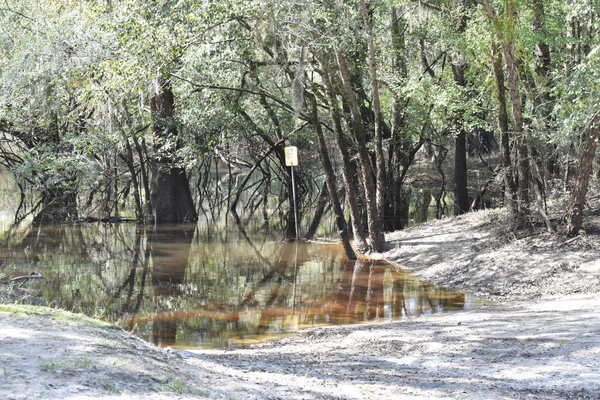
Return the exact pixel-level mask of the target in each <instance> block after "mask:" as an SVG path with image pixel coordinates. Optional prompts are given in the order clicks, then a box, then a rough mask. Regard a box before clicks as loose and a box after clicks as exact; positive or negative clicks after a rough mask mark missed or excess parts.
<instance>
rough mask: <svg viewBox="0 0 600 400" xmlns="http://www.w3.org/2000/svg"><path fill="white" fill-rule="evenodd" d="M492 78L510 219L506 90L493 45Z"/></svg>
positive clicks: (511, 181)
mask: <svg viewBox="0 0 600 400" xmlns="http://www.w3.org/2000/svg"><path fill="white" fill-rule="evenodd" d="M493 47H494V48H493V55H494V77H495V82H496V100H497V101H498V125H499V127H500V132H502V168H503V169H504V171H503V172H504V203H505V204H506V207H507V208H508V210H509V213H510V215H511V216H512V219H513V220H515V219H516V217H517V207H516V204H515V200H516V188H515V181H514V171H513V166H512V161H511V157H510V131H509V125H508V111H507V109H506V89H505V87H504V71H503V69H502V53H500V49H499V48H498V47H499V45H497V44H494V45H493Z"/></svg>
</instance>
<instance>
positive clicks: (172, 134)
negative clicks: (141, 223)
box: [150, 78, 198, 224]
mask: <svg viewBox="0 0 600 400" xmlns="http://www.w3.org/2000/svg"><path fill="white" fill-rule="evenodd" d="M174 102H175V101H174V96H173V90H172V88H171V83H170V82H169V81H168V80H165V79H161V78H159V79H157V80H156V81H155V82H154V96H153V97H152V101H151V111H152V123H153V125H152V132H153V134H154V139H155V143H156V145H155V151H156V153H157V154H156V155H155V157H154V160H153V161H152V162H151V165H152V168H151V172H152V178H151V184H150V202H151V205H152V213H153V215H154V222H155V223H157V224H164V223H186V222H195V221H196V220H197V219H198V216H197V214H196V209H195V207H194V201H193V200H192V194H191V191H190V185H189V182H188V179H187V175H186V173H185V170H184V169H183V168H182V167H181V166H179V165H177V164H178V163H177V160H176V159H175V158H174V156H173V154H171V153H172V150H170V151H169V154H161V148H162V146H163V144H165V143H166V144H168V142H173V141H174V142H175V146H173V148H177V147H178V144H177V140H178V138H177V128H176V126H175V120H174V111H175V108H174ZM171 144H172V143H171Z"/></svg>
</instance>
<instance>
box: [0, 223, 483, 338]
mask: <svg viewBox="0 0 600 400" xmlns="http://www.w3.org/2000/svg"><path fill="white" fill-rule="evenodd" d="M11 242H12V244H11V245H10V246H7V245H5V246H4V248H0V264H2V267H1V269H0V271H2V272H3V273H4V274H5V275H8V276H15V275H21V274H26V273H30V272H34V271H35V272H40V273H41V274H43V275H44V276H45V277H46V279H45V280H43V281H40V282H33V283H30V284H29V285H39V288H40V289H41V291H42V293H43V297H44V298H45V300H46V301H48V302H49V303H51V305H53V306H56V307H61V308H64V309H68V310H72V311H76V312H82V313H85V314H88V315H90V316H93V317H97V318H101V319H104V320H108V321H112V322H115V323H117V324H119V325H121V326H122V327H124V328H125V329H128V330H131V331H132V332H133V333H135V334H136V335H138V336H140V337H142V338H144V339H147V340H149V341H151V342H153V343H155V344H157V345H160V346H171V347H178V348H228V347H240V346H244V345H247V344H251V343H257V342H262V341H266V340H269V339H272V338H275V337H280V336H284V335H289V334H290V333H293V332H295V331H297V330H299V329H302V328H306V327H314V326H319V325H333V324H348V323H360V322H367V321H385V320H397V319H402V318H411V317H415V316H419V315H422V314H430V313H437V312H444V311H452V310H462V309H467V308H471V307H473V306H475V305H476V304H477V300H476V299H474V298H472V297H470V296H469V295H465V294H462V293H457V292H450V291H447V290H445V289H443V288H439V287H434V286H432V285H429V284H427V283H424V282H420V281H418V280H416V279H415V278H414V277H412V276H411V275H410V274H409V273H407V272H405V271H402V270H399V269H398V268H396V267H394V266H392V265H390V264H388V263H385V262H381V261H371V260H366V259H361V260H357V261H349V260H347V259H346V258H345V257H344V255H343V252H342V249H341V247H340V246H337V245H332V244H317V243H283V242H279V241H275V240H272V239H269V238H266V237H264V235H254V236H252V239H251V240H247V239H244V238H242V237H241V236H239V235H236V234H232V233H224V232H210V231H202V232H200V231H198V230H197V229H195V227H190V226H171V227H161V228H160V229H150V228H140V227H136V226H134V225H128V224H116V225H110V224H83V225H80V226H59V227H54V228H45V229H38V230H33V231H31V232H29V233H27V234H23V235H22V236H21V237H19V238H13V239H12V241H11Z"/></svg>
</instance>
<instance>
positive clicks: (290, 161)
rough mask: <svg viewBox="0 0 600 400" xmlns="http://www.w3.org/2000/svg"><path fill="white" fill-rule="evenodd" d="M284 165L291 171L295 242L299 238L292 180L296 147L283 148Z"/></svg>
mask: <svg viewBox="0 0 600 400" xmlns="http://www.w3.org/2000/svg"><path fill="white" fill-rule="evenodd" d="M284 153H285V165H286V166H288V167H290V169H291V170H292V171H291V172H292V200H293V204H294V226H295V228H296V229H295V230H296V240H298V238H299V237H300V235H299V233H298V211H297V210H298V209H297V207H296V182H295V180H294V167H297V166H298V148H297V147H296V146H287V147H285V148H284Z"/></svg>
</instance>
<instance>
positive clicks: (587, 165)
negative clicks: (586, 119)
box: [567, 113, 600, 236]
mask: <svg viewBox="0 0 600 400" xmlns="http://www.w3.org/2000/svg"><path fill="white" fill-rule="evenodd" d="M584 138H585V141H584V144H583V149H582V151H581V158H580V159H579V168H578V174H577V183H576V184H575V189H574V190H573V194H572V200H571V209H570V211H569V215H568V221H569V222H568V225H567V233H568V235H569V236H575V235H577V234H578V233H579V230H580V229H581V225H582V223H583V209H584V207H585V197H586V194H587V190H588V185H589V182H590V176H591V174H592V169H593V163H594V157H595V156H596V147H597V145H598V138H600V114H598V113H597V114H596V115H595V116H594V118H593V119H592V121H591V122H590V125H589V127H588V128H587V129H586V132H585V135H584Z"/></svg>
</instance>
